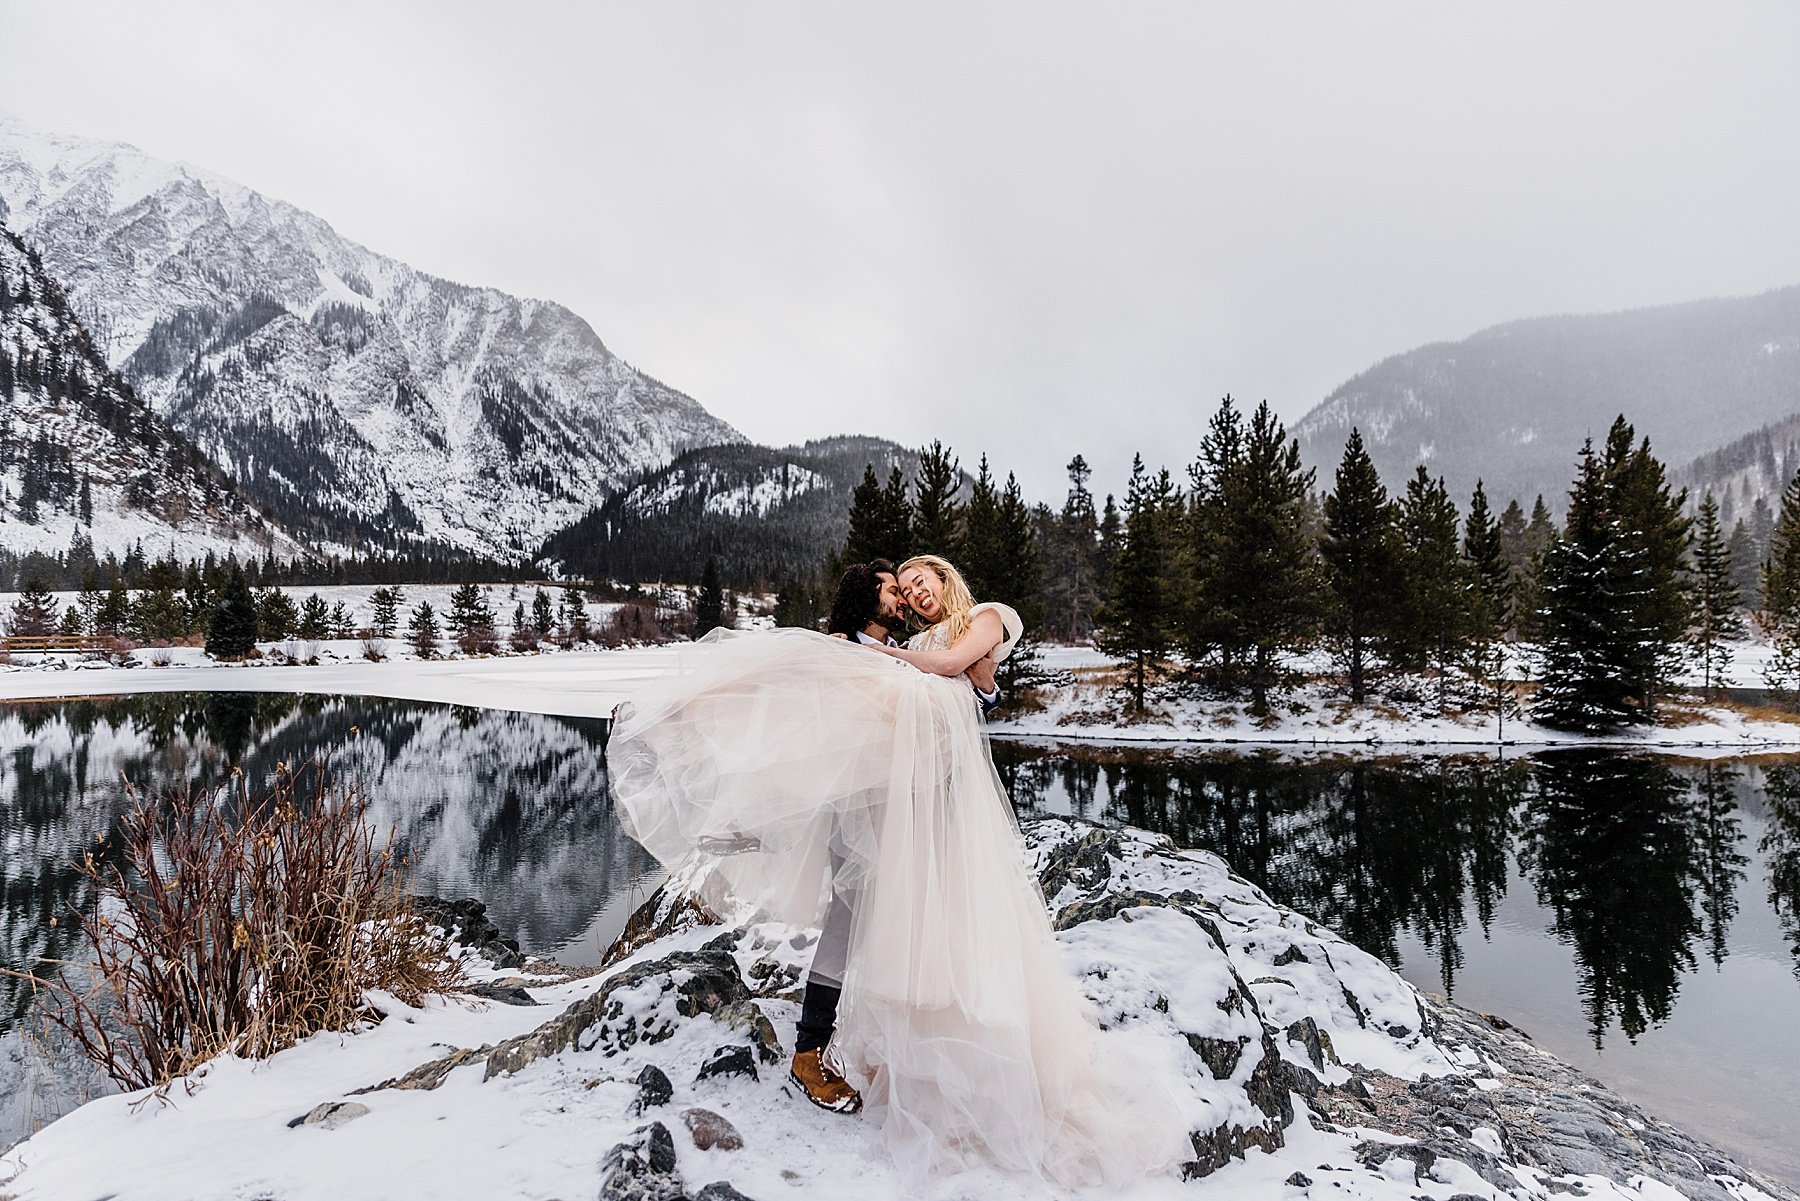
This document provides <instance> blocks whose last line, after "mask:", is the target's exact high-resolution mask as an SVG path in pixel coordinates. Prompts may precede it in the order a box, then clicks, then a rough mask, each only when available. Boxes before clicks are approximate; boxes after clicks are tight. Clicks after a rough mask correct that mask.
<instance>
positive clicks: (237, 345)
mask: <svg viewBox="0 0 1800 1201" xmlns="http://www.w3.org/2000/svg"><path fill="white" fill-rule="evenodd" d="M0 220H4V221H6V222H8V223H9V224H10V225H11V226H12V228H14V229H15V230H17V231H18V232H19V233H20V234H22V235H23V236H24V237H25V239H26V240H27V241H28V242H29V243H30V244H31V245H33V246H34V247H36V248H37V249H38V250H39V251H40V252H41V253H42V255H43V258H44V263H45V265H46V267H48V269H49V270H50V271H51V273H52V274H53V275H55V276H56V277H57V278H58V279H60V280H61V281H62V282H63V285H64V286H65V288H66V289H67V290H68V293H69V297H70V299H71V301H72V302H73V304H74V306H75V310H76V312H77V313H78V314H80V315H81V317H82V318H83V320H84V321H86V322H87V323H88V325H89V328H90V329H91V330H92V332H93V335H94V338H95V341H96V343H97V344H98V345H99V347H100V348H101V350H102V352H103V353H104V355H105V357H106V359H107V360H108V361H109V362H110V363H112V364H113V365H114V366H115V367H117V368H118V369H119V370H120V372H121V373H122V374H123V375H124V376H125V377H126V378H127V379H128V380H129V381H131V383H132V384H133V385H135V387H136V388H137V390H138V392H139V394H140V395H141V396H142V397H143V398H144V399H145V400H146V401H147V402H148V403H149V404H150V405H151V406H152V408H154V409H155V410H156V411H157V412H158V413H159V414H161V415H162V416H163V417H165V418H166V419H167V420H168V421H169V422H170V424H172V425H173V426H175V427H176V428H178V429H180V430H183V431H185V432H187V433H188V434H189V435H190V436H191V437H192V438H193V439H194V441H195V442H196V443H197V444H198V445H199V446H200V447H201V449H203V450H204V451H205V452H206V453H207V454H208V455H209V456H211V457H212V458H213V460H214V461H215V462H217V463H218V465H219V466H220V467H221V468H222V469H223V470H224V471H225V472H226V473H227V474H229V475H230V476H232V477H233V478H235V479H236V480H238V481H239V482H240V484H241V485H242V486H243V487H244V488H245V489H246V490H247V491H248V493H249V494H250V496H251V497H252V498H253V499H255V500H256V501H258V502H259V503H260V504H262V505H263V506H264V507H265V509H267V510H268V511H269V512H270V513H271V515H273V516H275V517H277V518H279V519H281V520H283V521H285V522H287V523H289V524H290V525H292V526H294V527H295V528H299V529H303V530H305V531H307V532H308V533H309V534H310V535H311V536H312V537H314V538H317V539H319V540H322V541H324V542H328V543H333V544H337V545H342V546H349V547H367V546H372V545H373V546H380V545H399V544H401V543H404V542H406V541H409V540H418V539H429V540H432V541H436V542H443V543H449V544H453V545H457V546H461V547H465V548H468V549H470V550H476V551H482V552H487V553H495V554H512V553H515V552H518V551H520V550H524V549H527V548H531V547H535V546H536V545H537V544H538V543H539V542H540V541H541V540H542V539H543V537H544V536H545V535H547V534H548V533H550V532H551V531H552V530H554V529H557V528H558V527H560V526H563V525H565V524H567V523H568V522H569V521H571V520H573V519H574V518H575V517H577V516H579V515H580V514H581V513H582V512H584V511H586V510H587V509H588V508H589V507H590V506H592V505H594V504H595V503H597V502H598V501H599V500H600V498H601V497H602V495H603V494H604V493H605V492H606V491H608V490H609V489H612V488H614V487H616V486H618V485H619V484H620V483H622V482H623V481H624V480H626V479H628V478H630V477H633V476H636V475H637V474H639V473H641V472H643V471H644V470H646V469H649V468H652V467H654V466H656V465H658V464H661V463H664V462H667V461H668V460H670V459H671V458H673V457H674V456H675V455H677V454H679V453H680V452H682V451H684V450H687V449H690V448H692V447H696V446H703V445H712V444H718V443H725V442H736V441H740V440H741V436H740V435H739V434H738V433H737V431H735V430H734V429H732V428H731V426H729V425H727V424H726V423H724V422H723V421H720V420H719V419H718V418H716V417H713V416H712V415H711V414H709V413H707V412H706V410H705V409H703V408H701V407H700V405H699V404H698V403H697V402H695V401H694V400H693V399H691V398H689V397H687V396H685V395H683V394H682V393H680V392H677V391H676V390H674V389H673V388H670V387H668V386H666V385H664V384H662V383H660V382H659V381H657V380H655V379H652V378H651V377H649V376H647V375H645V374H643V373H642V372H640V371H638V370H637V369H636V368H634V367H632V366H630V365H629V364H627V363H626V362H624V361H623V360H622V359H620V358H618V357H617V356H615V355H614V354H612V353H611V352H610V351H609V350H608V349H607V348H606V346H605V344H604V343H602V342H601V340H600V338H599V337H598V336H597V335H596V334H595V333H594V331H593V330H592V329H591V328H590V327H589V326H588V324H587V323H586V322H585V321H583V320H582V319H581V318H580V317H578V316H576V315H575V314H574V313H572V312H570V311H569V310H568V309H566V308H564V307H562V306H561V305H558V304H554V303H550V302H548V301H541V300H526V299H520V298H518V297H514V296H509V295H507V294H506V293H503V292H500V291H497V290H495V289H492V288H476V287H467V286H464V285H462V284H457V283H452V282H450V281H448V280H444V279H440V278H437V277H435V276H432V275H427V274H426V273H424V272H422V271H418V270H415V269H414V268H412V267H411V266H408V265H407V264H405V263H402V262H399V261H397V260H395V259H392V258H389V257H387V256H385V255H381V254H377V253H375V252H374V251H372V250H369V249H367V248H366V247H363V246H360V245H358V244H356V243H355V242H352V241H350V240H348V239H347V238H344V237H342V236H340V235H339V234H338V233H337V232H336V231H335V230H333V229H332V228H331V226H330V225H328V224H326V222H324V221H323V220H321V219H320V218H318V217H316V216H314V215H312V214H311V213H307V212H304V211H302V210H300V209H298V208H295V207H294V206H293V205H290V204H286V203H284V202H282V201H279V200H273V199H270V198H268V197H265V196H262V195H260V194H258V193H256V192H254V191H251V190H250V189H248V188H246V187H243V186H242V185H240V184H237V183H234V182H232V181H230V180H228V179H224V178H221V177H220V176H217V175H214V174H212V173H210V172H207V171H204V170H201V169H198V168H195V167H191V166H187V165H185V164H178V163H170V162H165V161H161V160H158V159H155V158H152V157H150V156H149V155H146V154H144V153H143V152H141V151H139V150H137V149H136V148H134V147H132V146H128V145H124V144H122V143H117V142H102V141H95V140H89V139H84V138H76V137H67V136H63V135H59V134H51V133H45V132H43V131H39V130H35V129H31V128H28V127H27V126H25V125H24V124H22V123H21V122H19V121H17V120H15V119H11V118H7V117H4V116H0Z"/></svg>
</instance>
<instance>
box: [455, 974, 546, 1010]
mask: <svg viewBox="0 0 1800 1201" xmlns="http://www.w3.org/2000/svg"><path fill="white" fill-rule="evenodd" d="M463 991H464V992H467V993H471V994H473V995H474V996H477V997H481V998H483V999H485V1000H489V1001H498V1002H500V1003H501V1004H502V1005H538V1004H542V1002H540V1001H537V1000H535V999H533V997H532V995H531V994H530V993H528V992H526V991H525V989H524V987H523V986H521V985H517V984H508V983H506V982H505V981H496V980H483V981H482V982H480V983H479V984H471V985H470V986H469V987H468V988H466V989H464V990H463Z"/></svg>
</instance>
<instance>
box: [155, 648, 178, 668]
mask: <svg viewBox="0 0 1800 1201" xmlns="http://www.w3.org/2000/svg"><path fill="white" fill-rule="evenodd" d="M173 662H175V656H174V655H173V654H171V653H170V652H169V648H168V647H166V646H159V647H157V648H156V649H155V650H153V651H151V652H150V666H152V667H167V666H169V664H171V663H173Z"/></svg>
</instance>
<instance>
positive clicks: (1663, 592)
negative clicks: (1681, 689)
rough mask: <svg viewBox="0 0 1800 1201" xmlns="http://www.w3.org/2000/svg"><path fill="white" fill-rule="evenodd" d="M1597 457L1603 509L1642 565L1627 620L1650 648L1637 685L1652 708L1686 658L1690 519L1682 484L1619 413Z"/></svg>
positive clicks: (1690, 610)
mask: <svg viewBox="0 0 1800 1201" xmlns="http://www.w3.org/2000/svg"><path fill="white" fill-rule="evenodd" d="M1602 464H1603V471H1604V474H1605V478H1606V490H1607V505H1608V508H1609V509H1610V510H1611V512H1612V513H1613V514H1614V515H1615V516H1616V517H1617V518H1618V521H1619V526H1620V528H1621V529H1622V530H1623V531H1624V536H1625V537H1626V539H1627V540H1628V541H1629V542H1630V544H1631V549H1632V551H1633V553H1634V554H1635V555H1636V556H1637V558H1638V560H1639V562H1640V565H1641V568H1642V570H1643V572H1644V576H1643V580H1642V584H1643V600H1642V602H1641V603H1640V605H1639V606H1638V608H1637V610H1636V612H1634V613H1633V614H1632V618H1631V620H1632V623H1633V624H1634V625H1635V626H1636V627H1637V629H1638V630H1639V631H1640V637H1641V638H1642V639H1643V645H1644V647H1645V649H1646V651H1647V652H1648V653H1649V654H1650V659H1649V662H1648V671H1649V675H1648V677H1647V679H1646V680H1645V682H1644V684H1643V687H1644V688H1645V690H1646V696H1647V699H1648V704H1649V706H1650V710H1651V712H1652V714H1654V712H1655V708H1656V701H1657V698H1658V696H1659V695H1660V694H1661V693H1663V692H1664V691H1666V690H1667V689H1668V687H1669V686H1670V685H1671V684H1672V682H1673V680H1674V679H1675V677H1676V675H1677V674H1678V673H1679V672H1680V671H1681V670H1682V668H1683V667H1684V666H1685V665H1686V660H1687V653H1688V630H1689V627H1690V626H1691V625H1692V624H1693V596H1692V593H1691V590H1690V589H1689V586H1688V571H1687V560H1688V550H1689V548H1690V547H1691V546H1692V544H1693V526H1694V522H1693V519H1692V518H1691V517H1689V516H1688V515H1687V513H1686V512H1685V510H1686V508H1687V490H1686V489H1685V488H1684V489H1681V490H1680V491H1679V492H1677V491H1673V490H1672V489H1671V488H1670V486H1669V483H1668V479H1667V473H1666V471H1665V470H1664V468H1663V465H1662V461H1661V460H1660V459H1658V458H1657V457H1656V456H1655V455H1654V454H1652V453H1651V450H1650V440H1649V439H1648V438H1645V439H1643V440H1642V441H1638V440H1637V434H1636V431H1635V430H1633V429H1632V427H1631V425H1630V423H1629V422H1627V421H1626V420H1625V418H1624V417H1623V416H1620V417H1618V418H1617V419H1615V420H1614V421H1613V424H1612V428H1611V429H1610V430H1608V431H1607V435H1606V451H1605V454H1604V456H1603V458H1602Z"/></svg>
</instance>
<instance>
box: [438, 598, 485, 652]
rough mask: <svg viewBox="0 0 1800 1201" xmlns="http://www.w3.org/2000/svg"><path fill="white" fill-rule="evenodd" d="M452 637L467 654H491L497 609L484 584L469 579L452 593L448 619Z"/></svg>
mask: <svg viewBox="0 0 1800 1201" xmlns="http://www.w3.org/2000/svg"><path fill="white" fill-rule="evenodd" d="M445 622H446V624H447V625H448V626H449V627H450V636H451V637H452V638H454V639H455V640H456V645H457V646H458V647H459V648H460V649H461V650H462V652H463V653H464V654H465V655H474V654H488V653H491V652H492V651H493V649H494V610H493V609H492V608H490V607H489V605H488V603H487V597H486V595H485V594H484V593H483V592H482V590H481V585H480V584H477V583H474V582H473V581H469V582H466V583H463V584H460V585H458V586H457V588H456V590H455V591H454V592H452V593H451V594H450V612H449V614H448V616H447V617H446V618H445Z"/></svg>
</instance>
